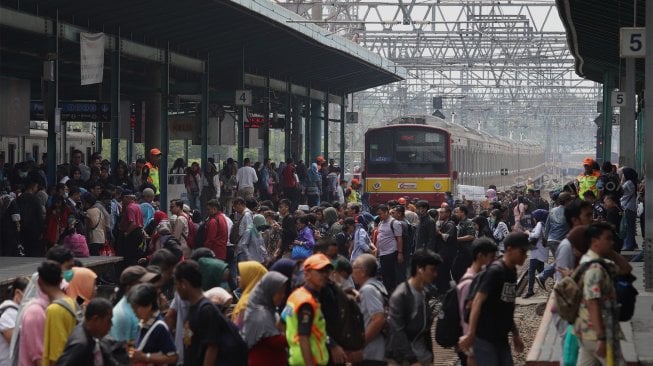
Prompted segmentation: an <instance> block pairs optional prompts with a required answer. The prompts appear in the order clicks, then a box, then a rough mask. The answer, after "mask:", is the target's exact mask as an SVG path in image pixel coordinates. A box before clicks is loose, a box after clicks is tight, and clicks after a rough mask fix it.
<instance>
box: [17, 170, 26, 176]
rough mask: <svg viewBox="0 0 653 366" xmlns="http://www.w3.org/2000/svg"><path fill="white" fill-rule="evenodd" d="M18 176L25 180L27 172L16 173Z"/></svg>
mask: <svg viewBox="0 0 653 366" xmlns="http://www.w3.org/2000/svg"><path fill="white" fill-rule="evenodd" d="M18 176H19V177H21V178H25V177H27V172H24V171H22V170H21V171H19V172H18Z"/></svg>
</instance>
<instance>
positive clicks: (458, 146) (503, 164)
mask: <svg viewBox="0 0 653 366" xmlns="http://www.w3.org/2000/svg"><path fill="white" fill-rule="evenodd" d="M544 161H545V158H544V149H543V147H542V146H541V145H540V144H539V143H537V142H534V141H529V140H512V139H509V138H506V137H500V136H494V135H491V134H489V133H486V132H483V131H477V130H473V129H469V128H466V127H464V126H461V125H457V124H454V123H451V122H447V121H445V120H443V119H440V118H437V117H432V116H405V117H400V118H397V119H395V120H393V121H391V122H390V124H389V125H387V126H384V127H379V128H371V129H368V130H367V132H366V133H365V167H364V172H365V174H364V177H365V184H364V187H365V192H366V193H368V202H369V204H370V205H375V204H378V203H382V202H385V201H388V200H390V199H396V198H397V197H402V196H409V197H418V198H420V199H426V200H428V201H429V202H430V203H431V204H439V203H441V202H442V201H443V200H444V194H445V192H447V191H450V192H454V193H455V185H456V184H464V185H472V186H482V187H486V188H487V186H489V185H491V184H493V185H496V186H497V187H510V186H523V185H526V183H527V182H528V179H529V178H531V179H532V180H533V181H536V180H537V179H538V178H539V176H541V175H542V173H544Z"/></svg>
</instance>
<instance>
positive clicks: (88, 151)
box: [85, 147, 93, 165]
mask: <svg viewBox="0 0 653 366" xmlns="http://www.w3.org/2000/svg"><path fill="white" fill-rule="evenodd" d="M91 155H93V149H91V148H90V147H87V148H86V160H85V161H86V164H87V165H89V164H91V162H90V161H88V160H89V159H90V158H91Z"/></svg>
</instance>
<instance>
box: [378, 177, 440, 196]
mask: <svg viewBox="0 0 653 366" xmlns="http://www.w3.org/2000/svg"><path fill="white" fill-rule="evenodd" d="M365 191H366V192H369V193H387V192H392V193H411V192H414V193H418V192H423V193H424V192H442V193H444V192H447V191H451V179H449V178H367V179H365Z"/></svg>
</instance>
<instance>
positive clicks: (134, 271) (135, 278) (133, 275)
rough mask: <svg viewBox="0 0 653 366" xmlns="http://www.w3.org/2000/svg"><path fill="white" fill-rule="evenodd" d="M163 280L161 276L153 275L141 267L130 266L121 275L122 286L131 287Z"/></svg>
mask: <svg viewBox="0 0 653 366" xmlns="http://www.w3.org/2000/svg"><path fill="white" fill-rule="evenodd" d="M160 278H161V275H160V274H157V273H152V272H149V271H148V270H146V269H145V268H144V267H141V266H129V267H127V268H125V270H124V271H122V273H121V274H120V284H121V285H124V286H131V285H135V284H138V283H146V282H150V283H152V282H156V281H158V280H159V279H160Z"/></svg>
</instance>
